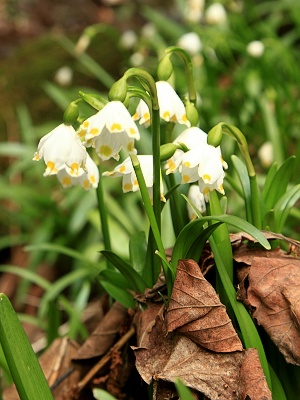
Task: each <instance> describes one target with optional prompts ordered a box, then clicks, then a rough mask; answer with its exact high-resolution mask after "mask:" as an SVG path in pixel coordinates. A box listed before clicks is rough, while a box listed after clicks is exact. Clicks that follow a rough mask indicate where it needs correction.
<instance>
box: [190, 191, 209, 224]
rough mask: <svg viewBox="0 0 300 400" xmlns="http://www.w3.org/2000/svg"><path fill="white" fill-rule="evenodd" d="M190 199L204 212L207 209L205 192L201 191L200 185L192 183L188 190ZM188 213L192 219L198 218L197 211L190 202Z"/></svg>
mask: <svg viewBox="0 0 300 400" xmlns="http://www.w3.org/2000/svg"><path fill="white" fill-rule="evenodd" d="M188 199H189V200H190V201H191V203H192V204H193V205H194V206H195V207H196V208H197V209H198V210H199V211H200V212H201V214H203V213H204V212H205V211H206V204H205V199H204V195H203V193H202V192H201V191H200V187H199V186H198V185H191V186H190V188H189V191H188ZM187 207H188V215H189V219H190V220H194V219H195V218H196V213H195V211H194V209H193V207H191V206H190V204H189V203H188V205H187Z"/></svg>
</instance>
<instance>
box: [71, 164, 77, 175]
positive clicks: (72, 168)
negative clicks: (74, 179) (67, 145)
mask: <svg viewBox="0 0 300 400" xmlns="http://www.w3.org/2000/svg"><path fill="white" fill-rule="evenodd" d="M78 168H79V165H78V164H77V163H73V164H72V165H71V170H72V172H74V174H75V175H78Z"/></svg>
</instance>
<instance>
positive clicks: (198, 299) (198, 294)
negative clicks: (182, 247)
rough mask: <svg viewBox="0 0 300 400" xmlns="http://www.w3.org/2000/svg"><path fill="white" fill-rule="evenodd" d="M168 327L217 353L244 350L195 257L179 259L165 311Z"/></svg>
mask: <svg viewBox="0 0 300 400" xmlns="http://www.w3.org/2000/svg"><path fill="white" fill-rule="evenodd" d="M166 321H167V329H168V332H172V331H174V330H175V329H177V330H178V331H180V332H181V333H182V334H183V335H185V336H187V337H189V338H190V339H192V340H193V341H194V342H196V343H198V344H200V345H201V346H203V347H205V348H206V349H208V350H211V351H215V352H231V351H237V350H240V351H241V350H242V349H243V346H242V343H241V341H240V339H239V337H238V335H237V333H236V331H235V330H234V327H233V325H232V322H231V320H230V318H229V317H228V315H227V313H226V308H225V306H224V305H223V304H222V303H221V302H220V299H219V296H218V295H217V293H216V292H215V289H214V288H213V286H212V285H211V284H210V283H209V282H208V281H207V280H206V279H205V278H204V276H203V274H202V272H201V270H200V267H199V265H198V264H197V263H196V262H195V261H193V260H180V261H179V263H178V266H177V275H176V279H175V282H174V286H173V291H172V294H171V299H170V305H169V308H168V310H167V313H166Z"/></svg>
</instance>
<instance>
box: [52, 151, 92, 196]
mask: <svg viewBox="0 0 300 400" xmlns="http://www.w3.org/2000/svg"><path fill="white" fill-rule="evenodd" d="M85 167H86V168H85V170H83V169H82V168H80V171H79V174H78V176H74V175H72V173H70V172H71V171H70V168H68V167H67V168H65V169H61V170H60V171H58V173H57V178H58V180H59V182H60V183H61V184H62V186H63V187H64V188H69V187H71V186H75V185H81V186H82V187H83V188H84V189H86V190H88V189H90V188H91V187H93V188H94V189H96V188H97V187H98V183H99V169H98V167H97V165H96V164H95V162H94V161H93V160H92V159H91V157H90V156H89V154H87V158H86V164H85Z"/></svg>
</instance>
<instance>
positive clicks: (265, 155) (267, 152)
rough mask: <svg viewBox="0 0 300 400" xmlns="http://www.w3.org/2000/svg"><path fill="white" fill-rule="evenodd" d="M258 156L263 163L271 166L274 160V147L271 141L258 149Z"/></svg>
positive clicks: (264, 165)
mask: <svg viewBox="0 0 300 400" xmlns="http://www.w3.org/2000/svg"><path fill="white" fill-rule="evenodd" d="M258 158H259V160H260V162H261V165H262V166H263V167H265V168H269V167H270V166H271V165H272V163H273V162H274V149H273V145H272V143H271V142H265V143H264V144H263V145H262V146H261V147H260V148H259V150H258Z"/></svg>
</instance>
